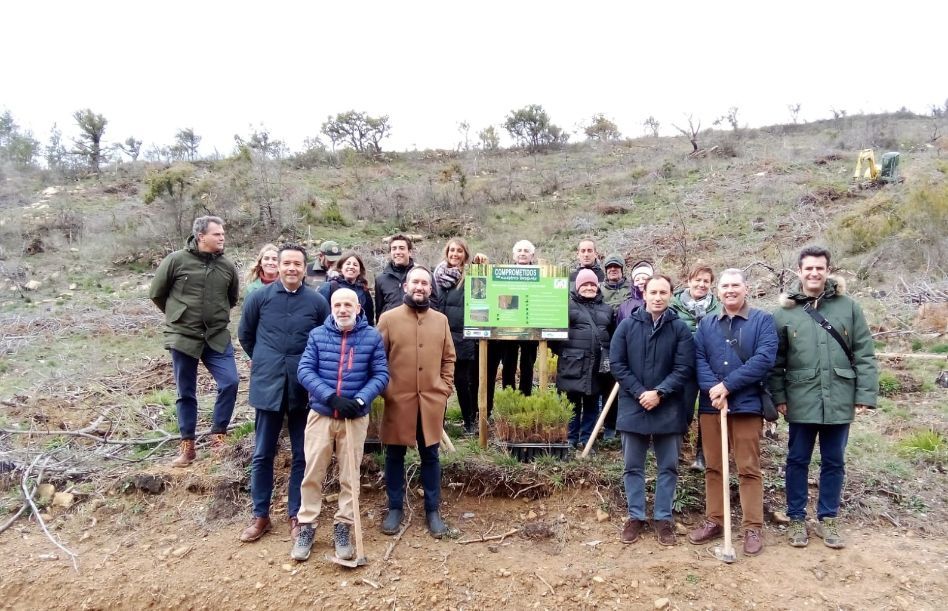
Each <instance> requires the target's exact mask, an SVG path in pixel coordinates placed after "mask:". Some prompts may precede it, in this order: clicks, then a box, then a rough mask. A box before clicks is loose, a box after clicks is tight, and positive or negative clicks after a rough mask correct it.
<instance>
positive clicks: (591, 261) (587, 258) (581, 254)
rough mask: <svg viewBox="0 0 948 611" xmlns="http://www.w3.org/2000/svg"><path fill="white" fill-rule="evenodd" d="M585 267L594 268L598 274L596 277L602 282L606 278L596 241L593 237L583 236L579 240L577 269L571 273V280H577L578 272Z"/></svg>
mask: <svg viewBox="0 0 948 611" xmlns="http://www.w3.org/2000/svg"><path fill="white" fill-rule="evenodd" d="M583 269H588V270H592V271H593V272H594V273H595V274H596V278H597V279H598V280H599V282H602V281H603V280H605V278H606V274H605V272H603V271H602V267H600V266H599V255H598V254H597V253H596V241H595V240H593V239H592V238H583V239H582V240H580V241H579V246H578V247H577V248H576V269H574V270H573V271H572V273H570V275H569V281H570V282H576V274H578V273H579V271H580V270H583Z"/></svg>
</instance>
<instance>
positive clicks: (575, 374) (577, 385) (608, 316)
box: [553, 269, 614, 446]
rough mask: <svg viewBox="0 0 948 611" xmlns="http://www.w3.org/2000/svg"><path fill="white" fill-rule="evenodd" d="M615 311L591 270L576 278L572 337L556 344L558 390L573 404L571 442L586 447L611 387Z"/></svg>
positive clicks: (570, 311)
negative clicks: (602, 397)
mask: <svg viewBox="0 0 948 611" xmlns="http://www.w3.org/2000/svg"><path fill="white" fill-rule="evenodd" d="M613 330H614V326H613V316H612V308H611V307H609V306H608V305H606V304H605V303H604V302H603V300H602V291H600V290H599V278H598V277H597V276H596V273H595V272H594V271H592V270H590V269H581V270H579V273H578V274H577V275H576V281H575V287H574V290H573V291H571V292H570V301H569V337H568V339H567V340H566V341H565V342H554V344H553V345H554V346H555V348H554V351H555V352H556V354H557V356H558V357H559V358H558V359H557V365H556V388H557V389H558V390H559V391H561V392H564V393H566V397H567V398H568V399H569V400H570V402H571V403H572V404H573V419H572V420H571V421H570V423H569V433H568V439H569V441H570V443H572V444H574V445H576V444H579V446H585V445H586V443H587V442H588V441H589V436H590V435H591V434H592V429H593V426H595V424H596V417H597V415H598V412H599V399H600V397H601V395H602V394H603V392H608V391H609V390H610V389H611V388H612V376H611V375H610V374H609V339H610V338H611V337H612V332H613Z"/></svg>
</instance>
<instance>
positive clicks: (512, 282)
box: [464, 265, 569, 340]
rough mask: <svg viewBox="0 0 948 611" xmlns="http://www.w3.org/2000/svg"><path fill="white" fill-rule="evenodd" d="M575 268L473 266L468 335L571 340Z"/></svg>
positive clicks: (468, 283)
mask: <svg viewBox="0 0 948 611" xmlns="http://www.w3.org/2000/svg"><path fill="white" fill-rule="evenodd" d="M568 328H569V268H568V267H566V266H563V265H468V266H467V268H466V269H465V275H464V337H472V338H479V339H519V340H524V339H532V340H541V339H566V337H567V332H568Z"/></svg>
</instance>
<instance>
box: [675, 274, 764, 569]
mask: <svg viewBox="0 0 948 611" xmlns="http://www.w3.org/2000/svg"><path fill="white" fill-rule="evenodd" d="M718 297H719V298H720V299H721V301H722V303H723V304H724V308H723V310H722V311H721V312H719V313H717V314H712V315H710V316H706V317H704V318H703V319H702V320H701V322H700V323H699V324H698V330H697V333H696V334H695V355H696V365H697V369H698V386H699V387H700V389H701V394H700V396H699V399H698V417H699V418H700V420H701V427H700V430H701V439H702V446H703V447H704V457H705V464H706V468H705V472H704V487H705V496H706V499H707V500H706V503H707V505H706V510H705V520H704V522H703V523H702V524H701V525H700V526H698V528H696V529H694V530H692V531H691V532H690V533H689V534H688V541H689V542H691V543H693V544H695V545H698V544H701V543H706V542H708V541H711V540H712V539H716V538H717V537H720V536H721V534H722V533H723V532H724V524H725V519H724V513H725V508H726V507H727V506H728V504H727V503H725V493H724V489H725V487H726V485H725V482H724V480H723V475H722V474H723V464H724V461H727V460H728V457H727V456H725V455H723V453H722V439H721V437H722V435H723V434H724V433H723V432H722V428H723V426H722V425H721V424H719V422H718V421H719V419H721V416H720V411H719V410H721V409H725V410H727V416H726V418H724V419H723V420H722V423H723V422H726V427H727V431H726V436H727V440H728V445H729V446H730V449H731V452H733V454H734V462H735V463H736V464H737V473H738V482H739V490H740V496H741V513H742V522H741V528H742V530H743V531H744V555H746V556H756V555H757V554H759V553H760V552H762V551H763V549H764V543H763V539H762V538H761V529H762V528H763V525H764V497H763V480H762V477H761V472H760V427H761V423H762V413H763V412H762V407H761V393H762V392H765V391H764V388H763V386H762V385H763V383H764V382H766V380H767V377H768V374H769V373H770V369H771V367H773V364H774V360H775V359H776V355H777V332H776V329H775V327H774V318H773V316H772V315H771V314H769V313H768V312H765V311H763V310H759V309H757V308H752V307H750V305H748V303H747V283H746V281H745V279H744V272H742V271H741V270H739V269H726V270H724V272H723V273H722V274H721V279H720V280H719V281H718ZM728 498H730V496H729V495H728Z"/></svg>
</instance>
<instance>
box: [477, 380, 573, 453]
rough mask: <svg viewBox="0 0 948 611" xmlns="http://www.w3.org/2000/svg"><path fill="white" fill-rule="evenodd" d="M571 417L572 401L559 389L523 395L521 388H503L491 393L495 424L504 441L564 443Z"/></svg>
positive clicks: (498, 434) (499, 435)
mask: <svg viewBox="0 0 948 611" xmlns="http://www.w3.org/2000/svg"><path fill="white" fill-rule="evenodd" d="M572 417H573V404H572V403H570V402H569V400H568V399H567V398H566V395H563V394H561V393H558V392H552V391H547V392H540V393H537V394H534V395H531V396H529V397H525V396H524V395H523V394H522V393H520V391H517V390H513V389H510V388H505V389H502V390H499V391H497V393H496V394H495V395H494V427H495V429H496V431H497V436H498V437H499V438H500V439H502V440H504V441H508V442H514V443H533V442H536V443H558V442H563V441H565V440H566V429H567V426H568V425H569V421H570V419H571V418H572Z"/></svg>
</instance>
